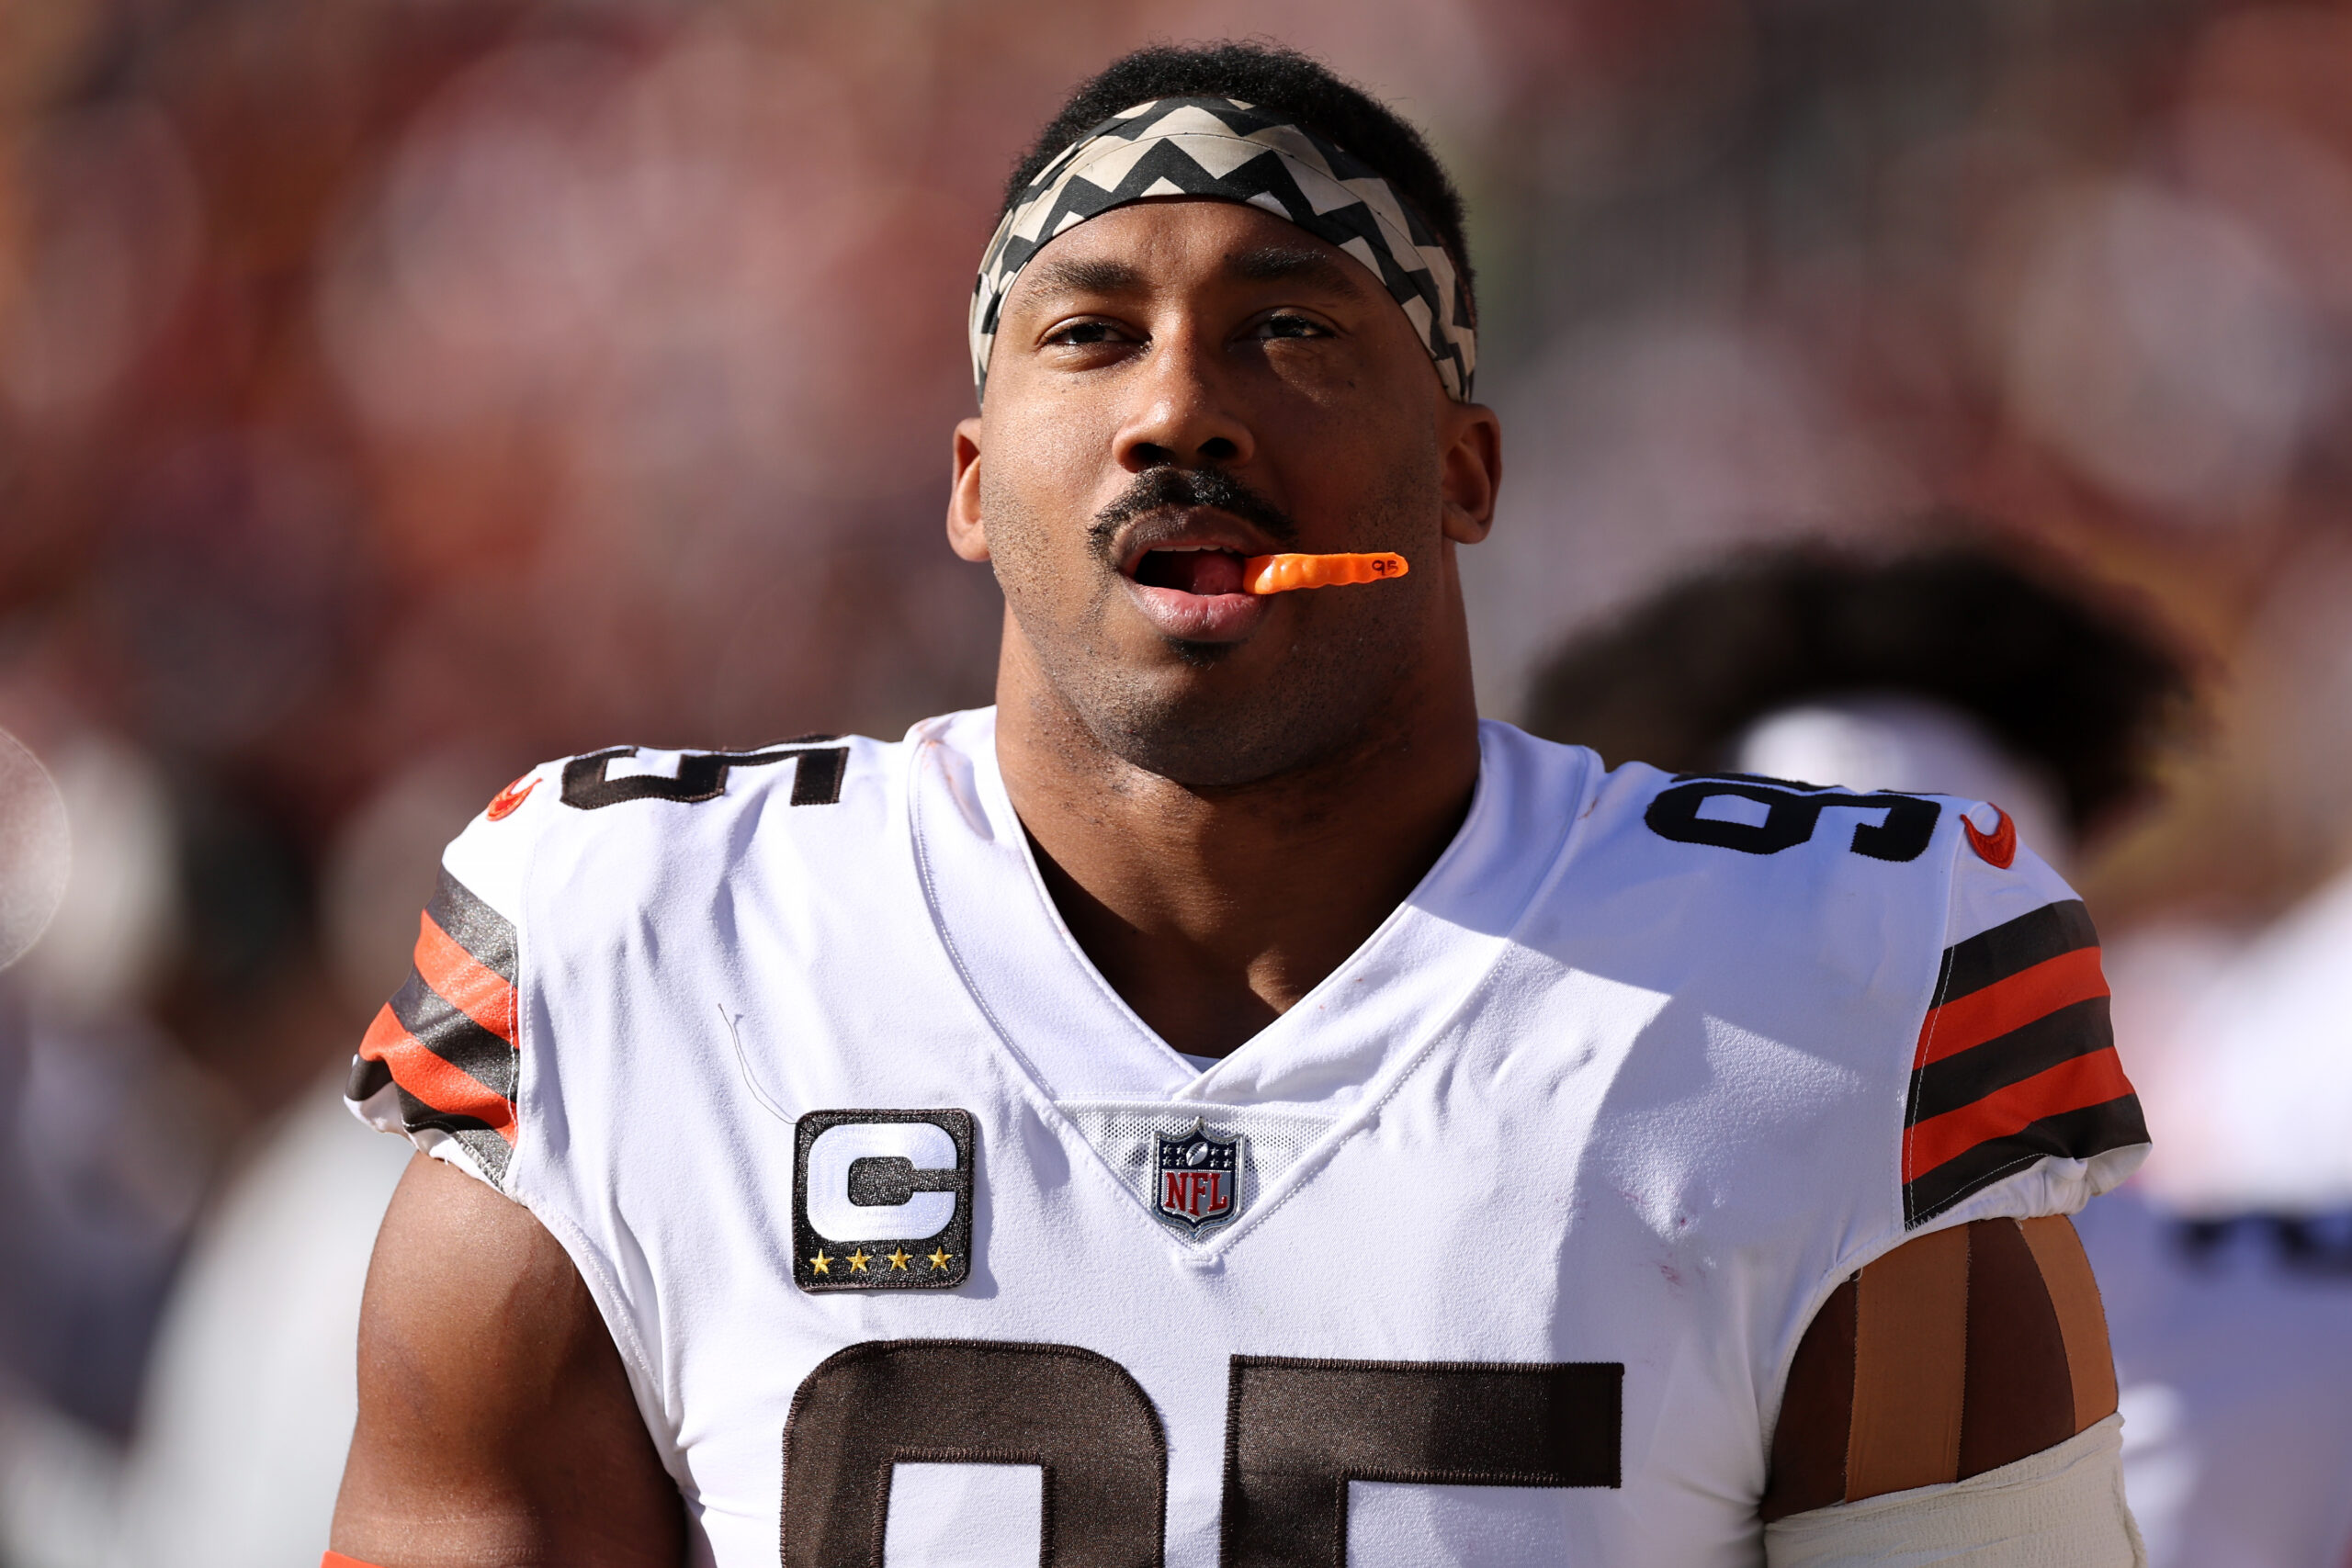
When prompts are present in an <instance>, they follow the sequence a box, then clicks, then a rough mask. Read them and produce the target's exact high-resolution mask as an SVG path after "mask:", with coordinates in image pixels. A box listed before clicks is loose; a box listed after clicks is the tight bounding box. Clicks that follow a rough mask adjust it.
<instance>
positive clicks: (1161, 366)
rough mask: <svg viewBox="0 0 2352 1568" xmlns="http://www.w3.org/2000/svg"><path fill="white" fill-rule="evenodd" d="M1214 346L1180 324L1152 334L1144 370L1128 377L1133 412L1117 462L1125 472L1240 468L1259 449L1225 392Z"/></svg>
mask: <svg viewBox="0 0 2352 1568" xmlns="http://www.w3.org/2000/svg"><path fill="white" fill-rule="evenodd" d="M1216 348H1217V345H1216V344H1204V343H1202V342H1200V341H1199V339H1198V337H1197V336H1196V335H1195V334H1194V333H1191V332H1188V331H1183V330H1182V329H1179V330H1176V331H1172V332H1162V333H1159V334H1156V337H1155V341H1154V342H1153V344H1152V347H1151V353H1150V355H1149V356H1148V359H1147V360H1146V361H1145V364H1144V366H1143V373H1142V374H1141V375H1140V376H1139V377H1137V378H1136V380H1135V381H1134V382H1133V383H1132V385H1133V388H1134V392H1135V399H1136V400H1135V404H1134V412H1132V413H1131V414H1130V416H1129V417H1128V418H1127V420H1126V421H1125V423H1124V424H1123V425H1121V427H1120V429H1119V433H1118V435H1117V437H1116V441H1117V457H1118V461H1119V466H1120V467H1122V468H1125V469H1126V470H1127V471H1128V472H1129V473H1138V474H1139V473H1141V472H1143V471H1144V470H1145V469H1146V468H1170V467H1172V468H1238V467H1239V466H1240V465H1242V464H1244V463H1247V462H1248V461H1249V460H1250V456H1251V454H1252V453H1253V452H1255V451H1256V449H1257V443H1256V442H1255V441H1254V440H1253V439H1252V438H1251V436H1250V425H1249V422H1248V421H1247V420H1245V419H1243V418H1242V417H1241V415H1240V413H1239V412H1238V410H1236V409H1235V408H1234V406H1233V404H1232V401H1231V400H1230V399H1229V398H1228V397H1227V395H1226V389H1225V387H1224V385H1223V382H1224V378H1223V377H1222V376H1220V375H1219V374H1218V372H1219V369H1220V368H1221V367H1220V366H1219V365H1218V364H1217V362H1216Z"/></svg>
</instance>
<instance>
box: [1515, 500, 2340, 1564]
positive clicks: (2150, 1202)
mask: <svg viewBox="0 0 2352 1568" xmlns="http://www.w3.org/2000/svg"><path fill="white" fill-rule="evenodd" d="M1947 521H1948V520H1947ZM1977 533H1978V536H1977V537H1975V538H1973V539H1972V538H1969V537H1967V536H1965V535H1962V536H1961V538H1960V540H1959V541H1958V542H1948V543H1945V544H1942V545H1939V546H1936V547H1928V548H1925V549H1921V550H1917V551H1916V552H1911V553H1903V554H1895V555H1884V554H1881V555H1877V556H1871V555H1865V554H1860V553H1857V552H1851V551H1840V550H1836V549H1831V548H1826V547H1817V546H1813V547H1809V546H1798V547H1787V548H1782V549H1777V550H1771V551H1763V552H1757V553H1753V554H1749V555H1746V556H1743V557H1739V558H1735V559H1734V560H1733V561H1731V562H1730V563H1728V564H1724V565H1722V566H1719V567H1717V568H1715V569H1713V570H1710V571H1707V572H1705V573H1702V574H1700V575H1698V576H1695V577H1692V578H1689V579H1686V580H1685V581H1680V582H1678V583H1675V584H1672V585H1670V586H1668V587H1667V588H1666V589H1664V590H1662V591H1661V592H1658V593H1657V594H1656V595H1655V596H1653V597H1651V598H1649V599H1647V600H1645V601H1643V602H1641V603H1640V604H1636V605H1634V606H1633V607H1631V608H1629V609H1627V610H1626V611H1624V612H1623V614H1622V615H1619V616H1618V617H1617V618H1616V619H1614V620H1613V621H1611V623H1609V624H1608V625H1607V626H1603V627H1600V628H1597V629H1595V630H1592V631H1589V632H1588V633H1586V634H1584V635H1582V636H1580V637H1577V638H1575V639H1573V640H1571V641H1570V642H1569V643H1568V645H1567V646H1566V648H1564V649H1561V650H1560V651H1559V652H1558V653H1557V654H1556V655H1555V657H1554V658H1553V659H1552V660H1550V661H1549V662H1547V663H1546V664H1544V666H1543V667H1542V669H1541V671H1540V672H1539V674H1538V676H1537V678H1536V681H1535V684H1534V691H1533V696H1532V704H1531V709H1530V714H1529V720H1530V728H1532V729H1533V730H1534V731H1535V732H1536V733H1538V734H1542V735H1545V736H1548V737H1550V738H1551V739H1559V740H1575V741H1577V742H1579V743H1581V744H1585V745H1589V746H1592V747H1593V748H1595V749H1596V750H1599V751H1600V753H1601V754H1602V755H1603V756H1604V757H1605V758H1607V759H1608V760H1609V761H1611V763H1612V764H1613V763H1615V762H1619V761H1634V760H1643V761H1652V762H1655V763H1656V764H1657V765H1658V766H1661V767H1667V768H1671V769H1675V770H1678V771H1682V772H1691V773H1716V772H1731V773H1752V774H1759V775H1763V776H1766V777H1771V778H1780V779H1798V780H1804V781H1807V782H1813V783H1820V784H1839V785H1843V786H1845V787H1847V788H1849V789H1857V790H1871V789H1890V790H1909V791H1934V792H1939V793H1949V794H1955V795H1970V796H1974V797H1977V798H1981V799H1985V800H1990V801H1993V802H1996V804H1998V805H2000V806H2001V807H2003V808H2005V809H2006V810H2007V812H2008V813H2009V815H2010V817H2011V818H2013V819H2014V820H2015V821H2016V823H2017V825H2018V837H2019V838H2020V840H2023V841H2025V842H2027V843H2030V844H2032V845H2033V846H2035V847H2036V848H2037V849H2039V850H2040V851H2041V852H2042V853H2043V854H2044V855H2045V856H2046V857H2047V858H2049V859H2050V860H2051V861H2052V863H2055V864H2057V865H2060V866H2061V867H2065V868H2068V869H2069V870H2070V872H2071V870H2072V868H2074V867H2075V866H2076V865H2078V864H2079V863H2081V862H2082V861H2083V860H2084V859H2085V858H2086V857H2087V856H2089V855H2092V854H2095V853H2096V852H2097V851H2098V848H2099V847H2100V846H2101V843H2102V840H2104V839H2105V838H2106V837H2108V836H2109V835H2111V834H2112V833H2114V832H2115V831H2116V830H2117V829H2120V827H2121V826H2122V825H2123V823H2124V821H2125V820H2126V819H2127V818H2128V817H2129V816H2130V814H2131V812H2132V811H2133V810H2134V809H2135V808H2137V807H2144V806H2145V805H2146V804H2147V803H2148V797H2149V795H2151V793H2152V792H2153V791H2154V789H2155V788H2156V785H2157V782H2158V771H2159V767H2160V764H2161V763H2162V762H2163V761H2164V760H2165V755H2166V753H2167V752H2168V751H2169V750H2173V749H2174V748H2175V747H2176V746H2177V742H2178V741H2179V740H2180V739H2182V738H2183V737H2184V734H2185V732H2186V730H2187V728H2188V721H2189V719H2190V717H2191V714H2190V707H2189V704H2190V698H2191V682H2190V677H2189V671H2188V668H2187V667H2186V666H2185V665H2184V663H2183V662H2182V661H2181V659H2180V657H2179V656H2178V655H2177V653H2176V652H2175V651H2174V650H2173V649H2172V647H2171V646H2170V644H2169V642H2168V640H2167V639H2165V638H2164V637H2159V636H2158V635H2156V634H2155V633H2154V632H2153V631H2152V630H2151V629H2150V628H2149V626H2147V624H2146V622H2145V621H2144V619H2143V616H2142V615H2140V614H2136V613H2133V612H2131V611H2129V610H2127V609H2125V608H2124V607H2122V606H2121V605H2120V604H2118V603H2117V601H2116V598H2115V595H2114V594H2113V593H2112V592H2100V591H2098V590H2095V589H2093V588H2092V587H2091V586H2090V585H2088V584H2087V583H2085V582H2083V581H2079V580H2075V579H2070V578H2069V577H2068V576H2066V575H2064V574H2060V573H2056V572H2053V571H2052V570H2050V569H2049V568H2048V567H2047V565H2046V564H2044V565H2035V566H2028V565H2026V564H2024V563H2023V562H2021V561H2020V560H2019V559H2018V558H2017V556H2016V553H2015V552H2014V551H2004V550H2002V549H1999V548H1997V547H1994V546H1993V545H1992V544H1990V543H1989V542H1987V541H1985V539H1983V538H1982V536H1981V530H1980V531H1977ZM2345 905H2346V896H2345V895H2344V894H2343V893H2342V892H2341V891H2340V890H2332V891H2331V893H2330V894H2329V895H2324V896H2323V897H2321V898H2320V899H2318V900H2316V901H2315V902H2314V904H2313V906H2312V908H2310V909H2309V910H2308V911H2306V912H2304V913H2303V914H2301V916H2299V917H2298V918H2297V919H2293V920H2290V922H2287V923H2286V924H2284V925H2282V927H2281V928H2280V929H2279V930H2278V931H2277V932H2276V933H2275V934H2273V935H2272V936H2271V937H2269V938H2268V939H2267V941H2266V942H2262V943H2258V944H2256V947H2255V948H2254V949H2253V950H2251V951H2250V952H2249V953H2246V954H2245V956H2244V957H2241V958H2239V959H2237V960H2236V961H2234V962H2233V963H2232V964H2228V965H2227V966H2226V971H2225V973H2226V976H2227V978H2216V977H2213V976H2199V977H2195V978H2190V977H2185V976H2178V975H2175V976H2172V977H2171V979H2170V982H2169V985H2167V984H2166V981H2165V977H2164V976H2160V975H2159V974H2157V973H2155V971H2156V970H2157V968H2158V966H2159V965H2160V964H2163V962H2164V961H2165V956H2166V954H2167V953H2168V952H2170V951H2171V950H2172V949H2173V948H2174V947H2175V946H2176V945H2177V944H2175V943H2171V942H2166V941H2165V940H2164V939H2162V938H2159V939H2157V940H2156V941H2155V942H2154V943H2153V944H2151V945H2150V947H2149V948H2148V949H2147V950H2146V951H2144V952H2143V953H2136V954H2135V953H2134V952H2133V949H2132V944H2131V942H2130V941H2129V939H2128V938H2127V939H2124V940H2122V941H2118V942H2112V943H2111V944H2110V946H2111V949H2112V950H2113V951H2114V952H2115V953H2117V957H2116V960H2115V963H2114V964H2113V976H2112V977H2113V981H2114V985H2115V989H2116V997H2117V1001H2116V1016H2117V1021H2118V1027H2117V1038H2118V1048H2119V1050H2120V1051H2121V1052H2122V1054H2123V1055H2124V1058H2125V1061H2126V1064H2127V1066H2129V1068H2130V1070H2131V1072H2132V1075H2133V1077H2134V1080H2135V1082H2137V1083H2139V1084H2140V1086H2141V1093H2142V1096H2143V1100H2144V1102H2145V1104H2146V1108H2147V1115H2148V1122H2149V1127H2150V1131H2151V1132H2152V1133H2153V1134H2154V1138H2155V1141H2156V1151H2157V1152H2156V1153H2155V1154H2154V1156H2151V1158H2150V1160H2149V1163H2148V1165H2147V1166H2146V1167H2145V1168H2144V1170H2143V1174H2142V1175H2141V1176H2140V1177H2137V1178H2135V1179H2133V1180H2132V1181H2131V1183H2129V1184H2127V1185H2126V1186H2125V1187H2124V1188H2123V1189H2121V1190H2119V1191H2117V1192H2115V1193H2112V1194H2109V1196H2108V1197H2106V1198H2104V1199H2102V1200H2100V1201H2096V1202H2094V1203H2092V1204H2091V1205H2090V1206H2089V1208H2088V1209H2086V1211H2084V1213H2082V1214H2080V1215H2078V1216H2077V1217H2076V1221H2075V1224H2076V1225H2077V1227H2078V1228H2079V1229H2080V1230H2081V1232H2082V1235H2083V1240H2084V1245H2085V1247H2086V1248H2087V1249H2088V1251H2089V1253H2090V1256H2091V1260H2092V1263H2093V1265H2094V1267H2095V1268H2096V1269H2097V1270H2098V1280H2099V1284H2100V1287H2101V1291H2102V1293H2103V1295H2104V1297H2105V1300H2106V1306H2107V1314H2108V1322H2109V1328H2110V1331H2111V1333H2112V1336H2113V1340H2114V1346H2115V1356H2116V1365H2117V1371H2118V1376H2119V1378H2120V1381H2121V1383H2122V1408H2123V1414H2124V1467H2125V1476H2126V1483H2127V1484H2128V1486H2129V1488H2130V1492H2131V1506H2132V1509H2133V1512H2134V1514H2135V1515H2136V1517H2137V1518H2138V1521H2139V1524H2140V1529H2141V1531H2142V1533H2143V1536H2144V1537H2145V1538H2146V1540H2147V1544H2148V1548H2149V1553H2150V1561H2151V1562H2152V1564H2154V1568H2190V1565H2199V1564H2222V1563H2227V1564H2231V1565H2233V1568H2337V1565H2339V1564H2341V1563H2343V1562H2345V1561H2346V1553H2347V1552H2352V1400H2347V1399H2346V1392H2347V1390H2352V1224H2346V1221H2347V1220H2352V1214H2347V1213H2343V1212H2341V1203H2342V1200H2343V1197H2344V1187H2343V1183H2342V1180H2341V1172H2342V1168H2343V1163H2344V1157H2343V1154H2342V1149H2343V1143H2342V1141H2341V1139H2340V1138H2324V1137H2320V1136H2317V1135H2306V1137H2304V1138H2303V1139H2301V1140H2296V1139H2293V1138H2291V1137H2281V1136H2280V1135H2279V1133H2280V1129H2279V1126H2278V1122H2279V1120H2280V1118H2279V1116H2278V1114H2276V1109H2277V1108H2276V1107H2275V1105H2274V1106H2272V1107H2271V1109H2272V1111H2273V1112H2274V1113H2273V1114H2271V1115H2268V1116H2263V1115H2260V1114H2256V1115H2255V1116H2252V1117H2245V1116H2240V1117H2238V1118H2237V1121H2236V1123H2234V1124H2233V1120H2232V1117H2233V1103H2232V1102H2233V1100H2237V1099H2240V1098H2243V1096H2244V1094H2245V1092H2246V1091H2251V1092H2253V1093H2254V1094H2256V1095H2257V1096H2259V1097H2261V1098H2262V1099H2263V1100H2265V1101H2272V1100H2275V1099H2276V1097H2277V1096H2278V1094H2279V1093H2280V1092H2281V1090H2282V1089H2284V1087H2285V1086H2288V1085H2292V1084H2296V1083H2298V1082H2302V1081H2306V1080H2308V1081H2310V1082H2311V1083H2312V1088H2313V1091H2314V1095H2315V1098H2316V1100H2317V1102H2318V1109H2317V1115H2318V1116H2321V1117H2330V1116H2332V1117H2339V1118H2340V1117H2341V1116H2342V1115H2343V1114H2344V1111H2345V1107H2346V1101H2345V1099H2344V1097H2343V1095H2342V1093H2341V1091H2340V1090H2338V1089H2335V1081H2334V1080H2337V1079H2340V1077H2341V1075H2342V1070H2343V1069H2342V1067H2341V1066H2335V1065H2334V1062H2335V1060H2340V1058H2337V1055H2336V1054H2337V1052H2339V1051H2340V1048H2341V1041H2342V1030H2341V1026H2340V1025H2339V1024H2337V1023H2335V1021H2334V1020H2333V1019H2331V1018H2327V1017H2324V1016H2320V1017H2314V1015H2317V1014H2320V1013H2321V1008H2320V1007H2319V1006H2318V1005H2316V1004H2317V1002H2318V999H2319V998H2320V997H2322V996H2325V997H2328V998H2331V999H2335V998H2340V997H2341V995H2342V990H2343V984H2342V976H2343V968H2342V965H2343V962H2344V961H2343V953H2345V952H2346V951H2347V949H2346V947H2345V946H2344V945H2342V943H2343V942H2345V941H2346V939H2347V937H2352V919H2347V918H2346V913H2345V912H2344V906H2345ZM2093 912H2094V914H2095V915H2096V914H2097V913H2098V911H2097V908H2096V907H2094V911H2093ZM2331 947H2332V951H2329V952H2328V953H2327V955H2326V958H2325V959H2324V960H2323V959H2322V958H2321V950H2322V949H2324V948H2331ZM2296 949H2300V950H2303V951H2305V952H2307V953H2308V954H2309V956H2308V957H2307V958H2305V959H2304V960H2303V961H2302V962H2301V963H2300V964H2298V963H2297V962H2296V960H2295V958H2294V957H2293V956H2292V950H2296ZM2281 950H2288V951H2281ZM2331 966H2332V967H2331ZM2135 981H2139V982H2142V983H2140V984H2135ZM2199 981H2201V984H2200V983H2199ZM2186 992H2193V993H2195V994H2196V995H2197V996H2198V997H2199V1002H2198V1004H2197V1005H2194V1006H2192V1007H2191V1008H2190V1010H2189V1011H2188V1017H2187V1019H2186V1020H2185V1021H2184V1020H2180V1019H2172V1020H2166V1019H2163V1018H2162V1017H2161V1016H2160V1013H2161V1010H2162V1007H2161V1002H2157V1003H2155V1004H2154V1005H2152V1004H2151V1001H2150V1000H2149V999H2148V997H2149V996H2151V995H2152V996H2154V997H2158V998H2161V997H2162V996H2164V995H2165V994H2167V993H2169V994H2170V995H2173V996H2180V995H2182V994H2184V993H2186ZM2143 993H2145V994H2143ZM2135 998H2136V999H2135ZM2135 1025H2136V1026H2137V1028H2135ZM2248 1025H2254V1026H2255V1027H2248ZM2199 1030H2203V1031H2207V1032H2211V1034H2212V1035H2213V1036H2214V1037H2212V1038H2208V1039H2203V1040H2196V1039H2193V1038H2192V1036H2193V1035H2194V1034H2195V1032H2197V1031H2199ZM2257 1036H2262V1037H2267V1041H2268V1043H2267V1045H2265V1044H2263V1043H2257V1039H2256V1037H2257ZM2150 1056H2154V1057H2158V1058H2160V1065H2159V1066H2158V1067H2157V1069H2156V1070H2155V1071H2154V1072H2143V1069H2142V1067H2141V1063H2142V1061H2143V1058H2145V1057H2150ZM2167 1068H2169V1070H2166V1069H2167ZM2288 1092H2291V1090H2290V1091H2288ZM2339 1125H2340V1123H2339ZM2175 1140H2177V1141H2178V1142H2179V1143H2180V1144H2182V1145H2184V1148H2185V1153H2184V1155H2183V1156H2173V1155H2172V1152H2171V1145H2173V1143H2174V1141H2175ZM2257 1145H2258V1146H2257ZM2225 1149H2238V1150H2242V1151H2243V1152H2244V1155H2245V1158H2244V1159H2242V1160H2240V1161H2238V1162H2235V1164H2234V1166H2233V1162H2232V1161H2231V1160H2229V1159H2228V1158H2227V1157H2226V1156H2225V1155H2224V1153H2223V1151H2224V1150H2225ZM2331 1202H2333V1203H2334V1204H2335V1205H2336V1206H2337V1212H2334V1213H2331V1212H2329V1207H2328V1205H2330V1203H2331Z"/></svg>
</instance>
